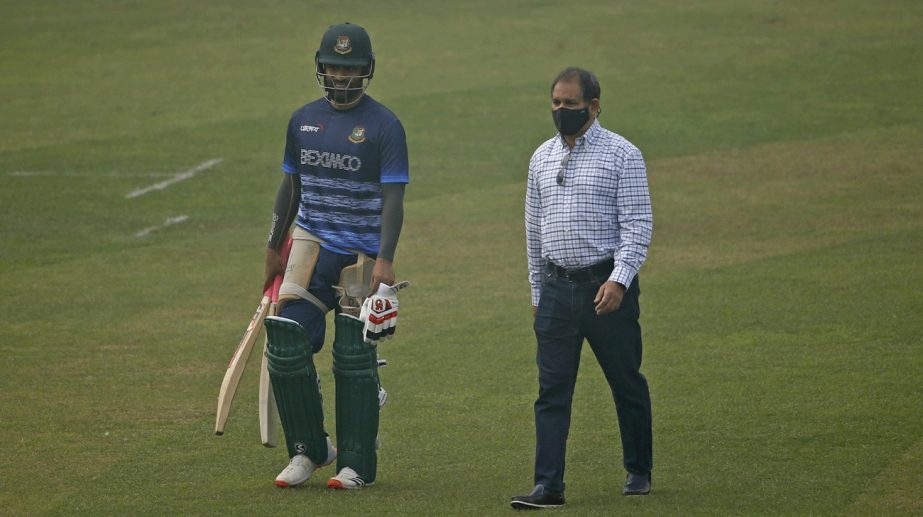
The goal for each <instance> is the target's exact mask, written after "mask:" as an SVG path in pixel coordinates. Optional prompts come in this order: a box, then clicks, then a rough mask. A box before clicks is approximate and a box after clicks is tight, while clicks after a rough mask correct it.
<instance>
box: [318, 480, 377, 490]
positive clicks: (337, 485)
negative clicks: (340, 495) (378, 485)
mask: <svg viewBox="0 0 923 517" xmlns="http://www.w3.org/2000/svg"><path fill="white" fill-rule="evenodd" d="M374 484H375V483H374V482H372V483H364V484H362V485H359V486H346V485H344V484H343V482H342V481H340V480H339V479H336V478H332V479H331V480H330V481H327V488H332V489H334V490H359V489H360V488H366V487H370V486H372V485H374Z"/></svg>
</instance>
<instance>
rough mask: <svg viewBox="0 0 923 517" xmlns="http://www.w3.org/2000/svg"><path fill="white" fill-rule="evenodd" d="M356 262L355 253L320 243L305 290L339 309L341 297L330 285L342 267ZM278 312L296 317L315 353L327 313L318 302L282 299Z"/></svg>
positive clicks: (322, 332) (319, 344) (317, 349)
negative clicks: (344, 253)
mask: <svg viewBox="0 0 923 517" xmlns="http://www.w3.org/2000/svg"><path fill="white" fill-rule="evenodd" d="M355 263H356V255H342V254H340V253H334V252H332V251H329V250H327V249H326V248H324V247H321V249H320V254H319V255H318V257H317V264H316V265H315V266H314V274H313V275H311V281H310V282H309V283H308V292H310V293H311V294H313V295H314V296H316V297H317V298H318V299H319V300H320V301H321V302H323V303H324V305H326V306H327V307H330V308H331V309H334V310H335V311H336V312H339V307H340V300H339V298H337V294H336V290H335V289H334V288H333V287H332V286H334V285H337V284H338V283H339V281H340V272H341V271H342V270H343V268H344V267H347V266H351V265H353V264H355ZM279 316H282V317H283V318H289V319H292V320H295V321H297V322H298V323H299V324H300V325H301V326H302V328H304V330H305V332H306V333H307V334H308V341H309V342H310V344H311V348H312V349H313V350H314V353H317V352H319V351H320V350H321V348H323V346H324V335H325V334H326V332H327V315H326V314H324V312H323V311H322V310H320V308H318V307H317V305H314V304H313V303H311V302H309V301H307V300H302V299H297V300H291V301H288V302H286V303H285V305H284V306H283V307H282V312H281V313H280V314H279Z"/></svg>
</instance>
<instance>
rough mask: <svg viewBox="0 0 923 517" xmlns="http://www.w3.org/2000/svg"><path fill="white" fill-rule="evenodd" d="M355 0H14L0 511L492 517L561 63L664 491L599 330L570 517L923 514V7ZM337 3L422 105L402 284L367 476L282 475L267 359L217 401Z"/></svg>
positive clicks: (1, 118)
mask: <svg viewBox="0 0 923 517" xmlns="http://www.w3.org/2000/svg"><path fill="white" fill-rule="evenodd" d="M369 4H370V3H367V2H355V1H345V2H340V3H338V4H335V5H331V4H329V3H321V2H291V1H284V0H277V1H272V2H258V3H248V2H239V1H232V2H224V3H222V4H220V5H218V4H214V5H211V4H206V3H197V4H194V5H190V4H189V3H187V2H169V1H150V2H121V1H116V0H110V1H92V2H91V1H87V2H78V3H72V2H61V1H53V0H46V1H39V2H28V3H27V2H10V1H0V98H2V99H3V102H2V103H0V294H2V296H0V354H2V357H3V361H2V362H0V509H2V510H0V514H3V515H7V514H9V515H34V514H40V515H61V514H85V515H99V514H107V515H124V514H147V515H152V514H225V513H232V514H239V515H268V514H304V513H317V514H412V515H437V514H459V515H469V514H470V515H476V514H492V515H493V514H505V513H509V512H510V511H511V510H509V508H508V505H507V501H508V498H509V496H511V495H513V494H517V493H520V492H523V491H524V490H528V488H529V485H530V481H531V478H532V474H531V469H532V452H533V430H532V411H531V404H532V401H533V398H534V395H535V392H536V389H537V387H536V382H535V376H536V372H535V366H534V342H533V336H532V332H531V327H530V322H531V318H530V315H529V307H528V304H529V295H528V284H527V281H526V273H525V251H524V242H523V241H524V239H523V237H524V232H523V226H522V210H523V209H522V202H523V194H524V179H525V174H526V165H527V162H528V158H529V156H530V155H531V153H532V151H533V150H534V148H535V147H536V146H537V145H538V144H539V143H541V141H543V140H544V139H546V138H548V137H550V136H551V134H552V132H553V128H552V125H551V121H550V116H549V113H548V110H549V106H548V101H547V95H548V88H549V82H550V80H551V78H552V77H553V76H554V74H555V73H556V72H557V71H558V70H560V69H561V68H563V67H565V66H567V65H571V64H577V65H581V66H585V67H587V68H590V69H593V70H594V71H596V72H597V73H598V74H599V76H600V80H601V82H602V87H603V95H602V106H603V117H602V122H603V123H604V124H605V125H606V126H607V127H609V128H610V129H613V130H615V131H617V132H619V133H621V134H623V135H625V136H626V137H628V138H629V139H630V140H632V141H633V142H634V143H635V144H637V145H638V146H639V147H640V148H641V149H642V151H644V154H645V157H646V159H647V163H648V169H649V176H650V184H651V194H652V197H653V201H654V213H655V235H654V242H653V245H652V247H651V250H650V254H649V260H648V263H647V264H646V265H645V267H644V269H643V271H642V291H643V295H642V298H641V300H642V325H643V328H644V332H645V345H646V347H645V348H646V349H645V364H644V368H643V370H644V372H645V374H646V375H647V376H648V379H649V381H650V383H651V387H652V396H653V399H654V431H655V442H654V448H655V463H656V468H655V475H654V480H655V485H654V493H653V495H651V496H650V497H647V498H642V499H631V500H629V499H624V498H622V497H620V496H619V495H617V494H618V490H619V487H620V483H621V480H622V478H623V476H624V473H623V471H622V467H621V453H620V450H619V447H618V443H619V442H618V427H617V425H616V421H615V415H614V411H613V408H612V402H611V397H610V395H609V393H608V391H607V388H606V384H605V381H604V380H603V378H602V375H601V372H600V371H599V368H598V367H597V366H596V365H595V362H594V361H593V358H592V354H589V353H587V354H586V360H585V361H584V363H583V367H582V369H581V372H580V379H579V382H578V386H577V394H576V400H575V407H574V425H573V428H572V432H571V440H570V445H569V455H568V472H567V484H568V490H567V495H568V507H567V508H566V509H565V510H564V513H569V514H575V515H592V514H619V513H640V514H648V515H689V514H696V515H808V514H812V515H878V514H890V515H895V514H896V515H900V514H906V515H910V514H920V513H921V512H923V498H921V497H920V495H919V494H918V492H919V486H920V479H923V469H921V467H920V465H923V432H921V431H920V429H923V416H921V413H920V402H921V400H923V381H921V379H923V375H921V373H923V369H921V364H923V350H921V346H923V342H921V338H920V336H921V335H923V324H921V323H920V319H919V314H921V312H923V297H921V296H920V294H919V286H920V285H921V281H923V274H921V266H920V259H919V257H920V256H921V253H923V209H921V208H920V202H919V199H921V197H923V181H921V180H923V174H921V170H923V150H921V146H920V142H921V141H923V138H921V137H923V123H921V120H923V108H921V106H923V94H921V90H920V88H919V85H920V84H921V83H923V67H920V56H921V53H923V35H921V33H920V31H919V27H920V26H921V25H923V7H921V6H920V5H919V3H918V2H912V1H894V2H887V3H885V4H880V3H879V4H873V3H867V2H858V1H854V0H849V1H845V2H826V1H819V0H812V1H806V2H805V1H802V2H792V1H781V2H768V1H757V2H746V3H742V2H731V1H721V0H714V1H692V2H678V1H666V0H661V1H652V2H643V3H641V2H635V3H613V2H584V3H581V4H579V6H578V5H577V4H574V5H569V4H566V3H561V2H548V1H539V0H533V1H526V0H518V1H509V2H485V1H480V0H475V1H469V2H451V1H436V2H432V1H430V2H423V1H406V2H377V3H374V4H371V5H369ZM344 20H352V21H354V22H357V23H361V24H363V25H364V26H366V27H367V28H368V29H369V31H370V33H371V34H372V37H373V40H374V41H373V42H374V45H375V50H376V54H377V62H378V69H377V72H376V78H375V81H374V82H373V84H372V87H371V90H370V93H371V94H372V95H373V96H375V97H376V98H377V99H379V100H381V101H383V102H384V103H385V104H387V105H388V106H389V107H391V108H392V109H393V110H394V111H395V112H396V113H398V115H399V116H400V117H401V119H402V120H403V122H404V125H405V127H406V129H407V133H408V144H409V147H410V153H411V169H412V170H411V176H412V183H411V185H410V187H409V188H408V192H407V204H406V223H405V228H404V232H403V235H402V239H401V244H400V247H399V250H398V256H397V272H398V275H399V277H400V278H406V279H410V280H412V281H413V282H414V283H415V287H414V288H412V289H410V290H408V291H406V294H404V295H402V302H401V306H402V313H401V328H400V331H399V332H398V336H397V338H396V339H395V340H393V341H391V342H388V343H386V344H384V345H383V347H382V352H383V354H382V355H383V356H384V357H386V358H388V359H389V360H390V362H391V366H389V367H388V368H386V369H384V370H383V371H382V379H383V382H384V383H385V385H386V387H387V388H388V390H389V393H390V394H391V400H390V402H389V405H388V406H387V407H386V409H385V410H384V412H383V414H382V438H383V440H384V444H385V445H384V448H383V449H382V450H381V453H380V462H379V481H378V483H377V484H376V486H375V487H374V488H372V489H370V490H366V491H362V492H359V493H330V492H327V491H326V490H323V489H322V486H323V483H324V481H325V480H326V476H327V475H329V474H330V472H325V471H321V472H320V473H319V474H318V477H317V478H315V479H312V480H310V481H309V482H308V483H307V486H306V487H304V488H302V489H298V490H289V491H281V490H277V489H275V488H274V487H273V486H272V484H271V480H272V479H273V477H274V476H275V475H276V474H277V473H278V471H279V470H280V469H281V468H282V467H283V466H284V464H285V462H286V458H285V453H284V450H281V449H275V450H267V449H264V448H263V447H261V446H260V445H259V438H258V429H257V420H256V410H255V407H256V391H257V390H256V385H257V377H258V376H257V373H256V365H255V364H251V365H250V368H249V369H248V371H247V372H246V374H245V376H244V379H243V384H242V388H241V391H240V393H239V396H238V399H237V401H236V404H235V408H234V411H233V413H232V415H231V419H230V422H229V424H228V429H227V432H226V433H225V435H224V436H222V437H215V436H213V435H212V427H213V423H214V404H215V397H216V396H217V391H218V386H219V384H220V381H221V376H222V375H223V373H224V366H225V364H226V361H227V359H228V357H229V356H230V354H231V352H232V350H233V347H234V345H235V344H236V342H237V340H238V339H239V337H240V333H241V332H242V330H243V327H244V325H245V324H246V321H247V318H249V317H250V315H251V313H252V310H253V308H254V306H255V304H256V302H257V300H258V294H259V293H258V292H256V291H257V289H256V287H255V286H257V285H259V284H260V281H261V274H262V246H263V242H264V239H265V234H266V231H267V229H268V225H269V221H268V215H269V211H270V209H271V204H272V199H273V196H274V192H275V188H276V186H277V184H278V180H279V162H280V158H281V153H282V146H283V143H284V142H283V139H284V131H285V124H286V122H287V119H288V116H289V114H290V113H291V111H293V110H294V109H296V108H297V107H299V106H300V105H301V104H303V103H305V102H308V101H310V100H313V99H314V98H316V97H317V96H318V94H319V92H318V89H317V87H316V85H315V84H314V78H313V75H312V66H313V63H312V58H313V51H314V49H315V47H316V44H317V41H319V39H320V35H321V33H322V32H323V30H324V29H325V28H326V27H327V25H329V24H331V23H336V22H340V21H344ZM213 158H223V161H222V162H221V163H220V164H219V165H217V166H215V167H213V168H212V169H209V170H207V171H204V172H201V173H200V174H199V175H197V176H196V177H195V178H193V179H190V180H187V181H185V182H182V183H178V184H176V185H174V186H172V187H170V188H168V189H166V190H163V191H160V192H154V193H151V194H148V195H145V196H142V197H139V198H134V199H127V198H126V197H125V196H126V194H127V193H129V192H131V191H133V190H135V189H138V188H142V187H145V186H147V185H150V184H152V183H155V182H157V181H161V180H163V179H165V177H166V176H158V177H151V176H149V175H150V174H151V173H160V174H166V175H169V174H175V173H178V172H181V171H184V170H188V169H190V168H192V167H194V166H196V165H198V164H200V163H203V162H205V161H206V160H209V159H213ZM23 172H27V173H47V174H48V175H19V174H16V173H23ZM179 215H185V216H188V220H187V221H185V222H183V223H180V224H177V225H174V226H171V227H168V228H165V229H162V230H160V231H155V232H153V233H151V234H150V235H148V236H147V237H144V238H137V237H135V234H136V233H137V232H139V231H140V230H142V229H144V228H148V227H152V226H156V225H159V224H161V223H162V222H163V221H164V220H166V219H167V218H169V217H175V216H179ZM255 357H256V356H254V358H255ZM253 362H254V363H256V361H255V360H254V361H253ZM317 362H318V365H319V369H320V371H321V372H329V371H330V354H329V343H328V345H327V347H326V348H325V350H324V352H323V353H321V354H320V355H319V356H318V357H317ZM325 378H326V384H325V386H326V388H325V389H326V390H327V393H332V390H333V378H332V375H331V374H329V373H327V374H326V375H325ZM327 400H328V404H330V403H332V397H327ZM328 423H329V427H330V429H328V430H329V431H331V432H333V430H334V429H335V421H334V418H333V411H332V407H329V408H328Z"/></svg>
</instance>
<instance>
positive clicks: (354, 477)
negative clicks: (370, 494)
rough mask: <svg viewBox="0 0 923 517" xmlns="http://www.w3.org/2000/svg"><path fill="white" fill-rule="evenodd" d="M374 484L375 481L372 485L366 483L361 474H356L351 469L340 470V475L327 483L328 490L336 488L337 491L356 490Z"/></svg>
mask: <svg viewBox="0 0 923 517" xmlns="http://www.w3.org/2000/svg"><path fill="white" fill-rule="evenodd" d="M374 484H375V482H374V481H373V482H372V483H366V482H365V481H364V480H363V479H362V478H361V477H359V474H356V471H355V470H353V469H351V468H349V467H343V468H341V469H340V473H339V474H337V475H336V476H334V477H332V478H330V481H328V482H327V488H334V489H336V490H356V489H359V488H362V487H364V486H372V485H374Z"/></svg>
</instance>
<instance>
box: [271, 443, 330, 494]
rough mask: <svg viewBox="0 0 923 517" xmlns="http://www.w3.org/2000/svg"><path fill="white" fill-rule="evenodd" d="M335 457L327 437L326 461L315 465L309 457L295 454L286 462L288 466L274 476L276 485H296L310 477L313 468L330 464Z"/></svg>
mask: <svg viewBox="0 0 923 517" xmlns="http://www.w3.org/2000/svg"><path fill="white" fill-rule="evenodd" d="M336 459H337V450H336V449H334V448H333V443H332V442H331V441H330V437H329V436H328V437H327V461H326V462H325V463H322V464H320V465H315V464H314V462H313V461H311V458H308V457H307V456H305V455H304V454H296V455H295V456H294V457H292V459H291V461H289V462H288V466H287V467H285V469H283V470H282V472H280V473H279V475H278V476H276V486H277V487H280V488H289V487H293V486H298V485H300V484H302V483H304V482H305V481H307V480H308V478H310V477H311V474H313V473H314V471H315V470H317V469H319V468H321V467H324V466H327V465H330V464H331V463H333V462H334V460H336Z"/></svg>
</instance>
